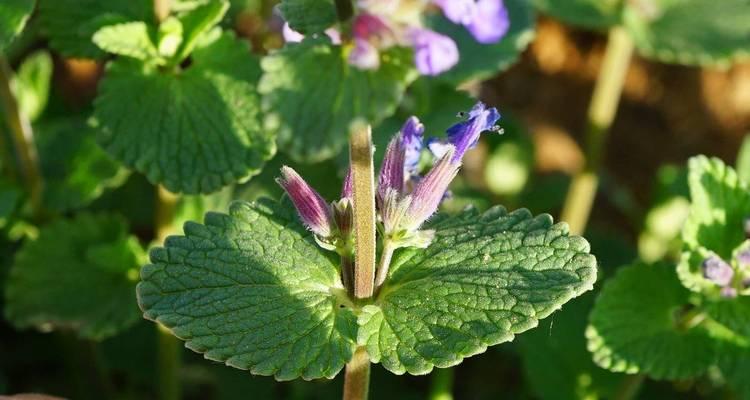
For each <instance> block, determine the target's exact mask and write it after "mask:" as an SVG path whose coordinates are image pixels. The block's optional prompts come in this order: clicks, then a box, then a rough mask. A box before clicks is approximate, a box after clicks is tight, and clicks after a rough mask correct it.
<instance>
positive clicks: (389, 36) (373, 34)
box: [352, 13, 395, 47]
mask: <svg viewBox="0 0 750 400" xmlns="http://www.w3.org/2000/svg"><path fill="white" fill-rule="evenodd" d="M352 35H353V36H354V37H355V38H359V39H365V40H368V41H373V42H377V43H378V44H380V45H381V46H383V47H388V46H390V45H392V44H393V43H394V41H395V36H394V33H393V30H392V29H391V28H390V27H389V26H388V24H387V23H386V22H385V20H384V19H383V18H380V17H378V16H376V15H372V14H367V13H363V14H359V15H357V17H356V18H355V19H354V22H353V23H352Z"/></svg>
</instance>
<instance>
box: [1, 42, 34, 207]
mask: <svg viewBox="0 0 750 400" xmlns="http://www.w3.org/2000/svg"><path fill="white" fill-rule="evenodd" d="M12 78H13V70H12V69H11V68H10V65H8V60H7V59H6V58H5V56H4V55H2V54H0V102H2V111H3V114H4V115H5V119H6V122H7V125H8V128H9V129H10V133H11V136H12V138H13V146H14V148H15V152H16V157H17V159H18V162H19V163H20V170H21V173H22V174H23V181H24V184H25V185H26V189H27V190H28V193H29V199H30V201H31V207H32V211H33V213H34V217H39V214H40V212H41V207H42V187H43V181H42V175H41V173H40V171H39V160H38V157H37V152H36V147H34V135H33V132H32V130H31V122H29V120H28V119H27V118H26V117H25V116H24V115H22V114H21V110H19V108H18V103H17V102H16V98H15V96H14V95H13V91H12V90H11V87H10V82H11V79H12ZM11 162H12V161H10V160H8V164H10V163H11Z"/></svg>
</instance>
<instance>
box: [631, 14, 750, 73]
mask: <svg viewBox="0 0 750 400" xmlns="http://www.w3.org/2000/svg"><path fill="white" fill-rule="evenodd" d="M627 3H628V6H627V7H626V8H625V14H624V21H625V26H626V28H627V29H628V31H629V32H630V34H631V36H632V37H633V40H634V41H635V46H636V48H637V49H638V50H639V52H640V53H641V54H643V55H645V56H647V57H650V58H653V59H656V60H659V61H662V62H669V63H677V64H684V65H712V64H723V65H726V64H729V63H731V62H733V61H735V60H739V59H747V58H748V57H749V56H750V24H748V23H747V21H748V20H750V6H748V3H747V1H746V0H722V1H718V2H717V1H715V0H649V1H631V2H627Z"/></svg>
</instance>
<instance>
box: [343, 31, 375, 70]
mask: <svg viewBox="0 0 750 400" xmlns="http://www.w3.org/2000/svg"><path fill="white" fill-rule="evenodd" d="M349 64H351V65H353V66H355V67H357V68H359V69H365V70H371V69H378V68H379V67H380V52H379V51H378V49H377V48H375V46H373V45H372V44H371V43H370V42H368V41H367V40H365V39H359V38H356V39H354V48H353V49H352V51H351V53H349Z"/></svg>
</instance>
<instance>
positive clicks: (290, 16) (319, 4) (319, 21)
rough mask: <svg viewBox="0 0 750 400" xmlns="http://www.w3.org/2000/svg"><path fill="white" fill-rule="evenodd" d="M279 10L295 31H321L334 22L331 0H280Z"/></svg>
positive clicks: (334, 13)
mask: <svg viewBox="0 0 750 400" xmlns="http://www.w3.org/2000/svg"><path fill="white" fill-rule="evenodd" d="M279 10H280V11H281V15H282V16H283V18H284V20H286V21H287V22H288V23H289V26H290V27H291V28H292V29H294V30H295V31H297V32H300V33H303V34H310V33H316V32H323V31H324V30H326V29H327V28H328V27H330V26H331V25H333V24H335V23H336V18H337V16H336V6H335V5H334V4H333V0H282V1H281V4H280V5H279Z"/></svg>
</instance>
